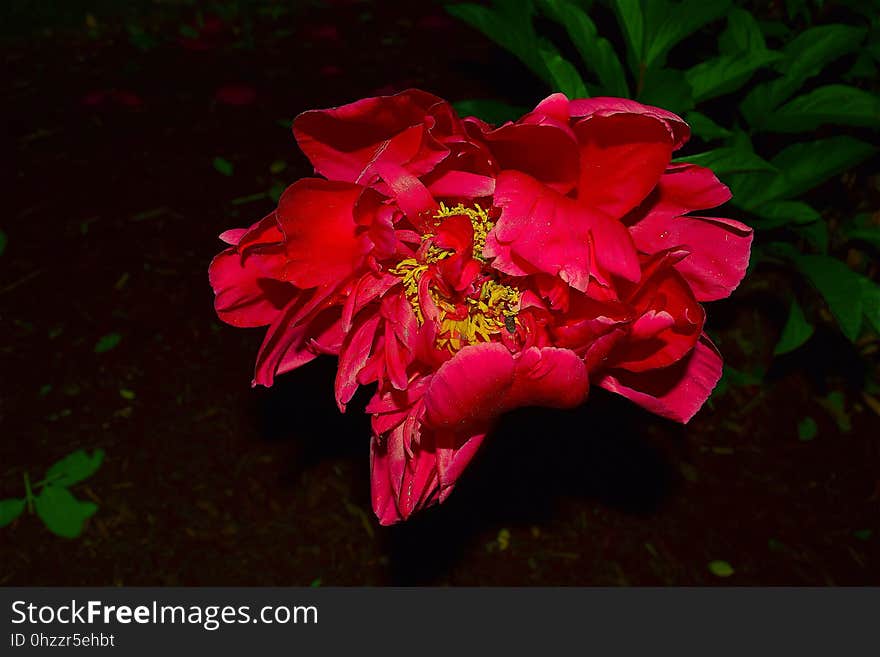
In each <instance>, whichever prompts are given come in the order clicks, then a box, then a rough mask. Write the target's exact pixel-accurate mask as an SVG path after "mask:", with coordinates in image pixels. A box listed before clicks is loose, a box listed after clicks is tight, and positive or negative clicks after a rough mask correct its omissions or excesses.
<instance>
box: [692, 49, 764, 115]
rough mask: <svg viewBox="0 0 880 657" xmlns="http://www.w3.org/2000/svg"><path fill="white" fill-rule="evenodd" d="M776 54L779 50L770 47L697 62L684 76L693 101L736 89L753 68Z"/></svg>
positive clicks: (714, 96) (699, 101) (755, 68)
mask: <svg viewBox="0 0 880 657" xmlns="http://www.w3.org/2000/svg"><path fill="white" fill-rule="evenodd" d="M779 57H780V55H779V53H777V52H773V51H772V50H755V51H750V52H745V53H738V54H736V55H719V56H718V57H715V58H713V59H709V60H706V61H704V62H701V63H699V64H697V65H696V66H694V67H693V68H691V69H690V70H688V71H687V73H686V74H685V75H686V76H687V81H688V83H689V84H690V85H691V88H692V89H693V94H694V100H696V101H697V103H702V102H704V101H706V100H709V99H711V98H716V97H717V96H723V95H724V94H729V93H732V92H734V91H736V90H737V89H739V88H740V87H742V86H743V85H744V84H745V83H746V82H748V81H749V79H750V78H751V77H752V75H753V74H754V73H755V71H757V70H758V69H759V68H762V67H764V66H767V65H769V64H772V63H773V62H775V61H776V60H778V59H779Z"/></svg>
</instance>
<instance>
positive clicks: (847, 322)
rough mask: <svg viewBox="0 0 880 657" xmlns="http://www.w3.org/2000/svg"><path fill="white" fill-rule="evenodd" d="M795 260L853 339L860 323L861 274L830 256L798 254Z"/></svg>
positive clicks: (851, 339)
mask: <svg viewBox="0 0 880 657" xmlns="http://www.w3.org/2000/svg"><path fill="white" fill-rule="evenodd" d="M794 263H795V265H796V266H797V268H798V269H799V270H800V271H801V273H803V274H804V276H806V277H807V279H808V280H809V281H810V282H811V283H812V284H813V286H814V287H815V288H816V289H817V290H818V291H819V293H820V294H821V295H822V297H823V298H824V299H825V303H826V304H828V310H830V311H831V314H832V315H834V319H836V320H837V323H838V325H839V326H840V329H841V331H843V334H844V335H845V336H846V337H847V338H848V339H849V340H850V341H851V342H855V340H856V338H857V337H858V336H859V329H860V328H861V326H862V307H863V306H862V296H861V295H859V293H858V292H859V291H860V290H861V286H862V282H861V277H860V276H859V275H858V274H857V273H856V272H854V271H853V270H852V269H850V268H849V267H847V266H846V264H845V263H843V262H841V261H840V260H837V259H836V258H832V257H829V256H824V255H801V256H798V257H797V258H795V261H794Z"/></svg>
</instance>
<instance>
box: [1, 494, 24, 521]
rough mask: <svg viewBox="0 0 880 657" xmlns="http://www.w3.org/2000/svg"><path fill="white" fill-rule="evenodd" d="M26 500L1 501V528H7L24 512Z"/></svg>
mask: <svg viewBox="0 0 880 657" xmlns="http://www.w3.org/2000/svg"><path fill="white" fill-rule="evenodd" d="M24 502H25V501H24V500H18V499H14V498H12V499H8V500H0V527H5V526H6V525H8V524H10V523H11V522H12V521H13V520H15V519H16V518H18V516H20V515H21V514H22V512H23V511H24Z"/></svg>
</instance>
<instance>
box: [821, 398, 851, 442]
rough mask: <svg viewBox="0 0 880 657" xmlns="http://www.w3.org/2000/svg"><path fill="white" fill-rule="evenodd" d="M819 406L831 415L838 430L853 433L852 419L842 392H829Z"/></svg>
mask: <svg viewBox="0 0 880 657" xmlns="http://www.w3.org/2000/svg"><path fill="white" fill-rule="evenodd" d="M819 405H820V406H822V408H824V409H825V410H826V411H828V412H829V413H830V414H831V417H833V418H834V422H835V424H837V428H838V429H840V430H841V431H842V432H843V433H849V432H850V431H852V418H850V415H849V412H847V410H846V397H845V396H844V394H843V393H842V392H841V391H840V390H834V391H832V392H829V393H828V395H827V396H826V397H823V398H821V399H819Z"/></svg>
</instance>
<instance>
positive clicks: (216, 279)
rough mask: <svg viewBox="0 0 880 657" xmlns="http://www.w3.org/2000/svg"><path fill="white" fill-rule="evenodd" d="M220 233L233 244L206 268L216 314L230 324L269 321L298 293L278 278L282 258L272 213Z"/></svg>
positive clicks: (267, 323)
mask: <svg viewBox="0 0 880 657" xmlns="http://www.w3.org/2000/svg"><path fill="white" fill-rule="evenodd" d="M223 237H225V238H226V241H227V242H228V243H230V244H232V245H233V248H231V249H226V250H225V251H223V252H222V253H220V254H219V255H217V256H216V257H215V258H214V259H213V260H212V261H211V265H210V267H209V268H208V280H209V281H210V283H211V287H212V288H213V289H214V294H215V295H216V297H215V299H214V308H215V310H216V311H217V315H218V316H219V317H220V319H221V320H223V321H224V322H226V323H227V324H232V325H233V326H240V327H254V326H267V325H269V324H271V323H272V322H273V321H274V320H275V318H276V317H277V316H278V314H279V313H280V312H281V311H282V309H283V308H284V307H285V306H286V305H287V304H288V303H290V301H291V299H293V297H294V296H295V295H296V294H297V293H298V291H297V290H296V288H294V286H293V285H291V284H290V283H286V282H284V281H281V280H279V279H280V278H281V276H282V271H283V267H284V263H285V258H284V255H283V253H281V251H280V247H279V244H280V242H281V240H282V239H283V236H282V234H281V232H280V231H279V230H278V226H277V224H276V222H275V216H274V213H273V214H271V215H269V216H268V217H265V218H264V219H262V220H261V221H259V222H257V223H256V224H254V225H253V226H251V227H250V228H248V229H233V230H228V231H226V232H225V233H223V235H221V238H223Z"/></svg>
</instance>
